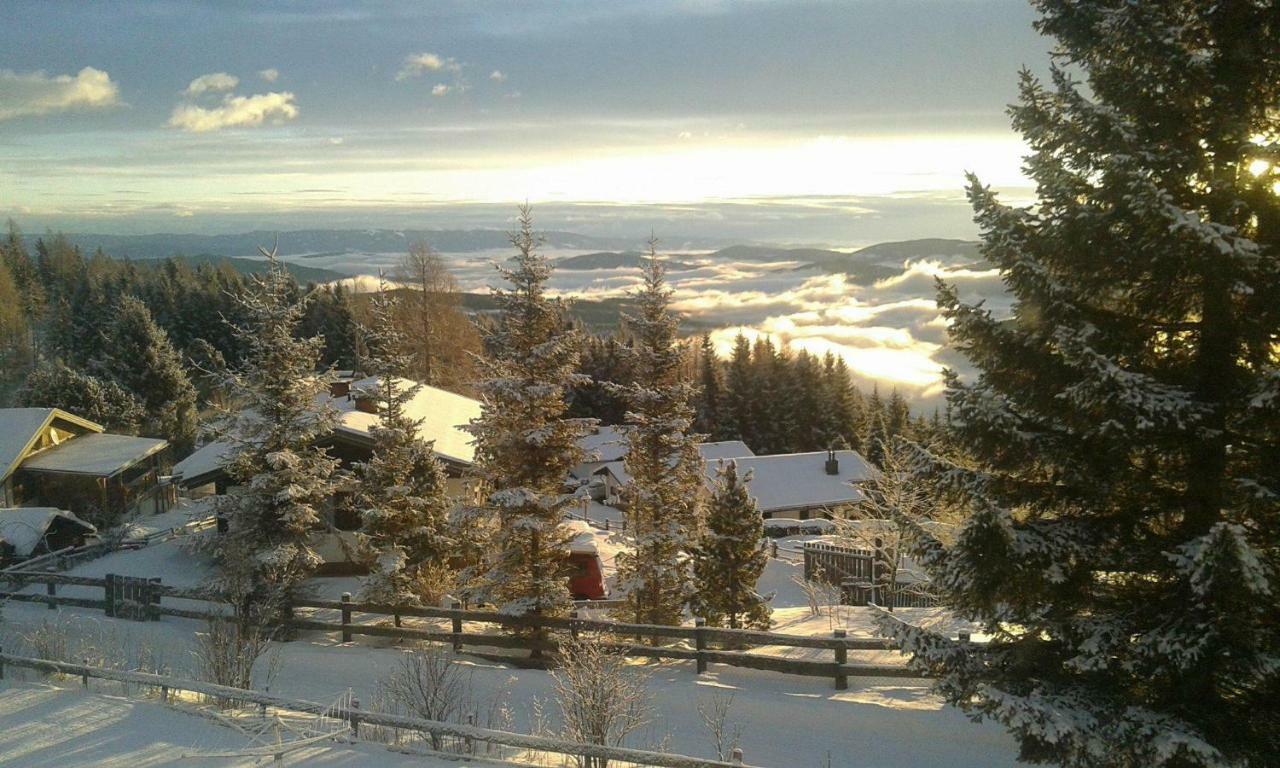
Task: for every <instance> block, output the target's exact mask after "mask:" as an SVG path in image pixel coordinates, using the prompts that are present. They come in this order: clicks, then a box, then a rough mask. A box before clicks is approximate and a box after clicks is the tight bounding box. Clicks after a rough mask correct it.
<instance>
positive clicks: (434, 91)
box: [431, 83, 450, 96]
mask: <svg viewBox="0 0 1280 768" xmlns="http://www.w3.org/2000/svg"><path fill="white" fill-rule="evenodd" d="M449 90H450V88H449V86H447V85H445V84H444V83H436V84H435V85H433V86H432V87H431V95H432V96H444V95H446V94H448V93H449Z"/></svg>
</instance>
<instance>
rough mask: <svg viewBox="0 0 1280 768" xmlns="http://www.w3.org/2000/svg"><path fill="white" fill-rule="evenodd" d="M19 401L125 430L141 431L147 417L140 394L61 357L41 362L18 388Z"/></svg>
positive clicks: (27, 406) (131, 431)
mask: <svg viewBox="0 0 1280 768" xmlns="http://www.w3.org/2000/svg"><path fill="white" fill-rule="evenodd" d="M17 401H18V404H19V405H20V406H22V407H24V408H61V409H62V410H64V411H67V412H68V413H73V414H75V415H76V416H79V417H81V418H85V419H88V420H89V421H92V422H94V423H96V424H101V425H102V426H103V427H106V429H107V430H108V431H110V432H122V433H124V434H137V432H138V429H139V428H140V427H141V425H142V422H143V420H144V419H145V417H146V413H145V412H144V411H143V409H142V405H141V404H140V403H139V402H138V400H137V398H135V397H134V396H133V395H131V394H129V393H128V392H126V391H124V389H122V388H121V387H120V385H119V384H116V383H115V382H114V381H111V380H109V379H99V378H98V377H96V376H91V375H89V374H87V373H81V372H80V371H77V370H74V369H72V368H69V367H67V365H66V364H65V363H63V362H62V361H61V360H46V361H43V362H41V363H40V364H39V365H37V366H36V367H35V369H34V370H32V371H31V373H30V374H28V375H27V379H26V381H25V382H23V385H22V388H21V389H19V390H18V394H17Z"/></svg>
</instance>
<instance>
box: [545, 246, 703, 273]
mask: <svg viewBox="0 0 1280 768" xmlns="http://www.w3.org/2000/svg"><path fill="white" fill-rule="evenodd" d="M643 262H644V254H642V253H640V252H639V251H622V252H618V251H601V252H599V253H584V254H581V255H578V256H566V257H565V258H563V259H557V260H556V263H555V265H556V269H571V270H584V271H585V270H591V269H639V268H640V267H641V266H642V264H643ZM663 263H664V264H666V267H667V269H668V270H669V271H672V272H683V271H686V270H690V269H697V268H698V265H696V264H689V263H688V262H684V261H673V260H671V259H665V260H664V261H663Z"/></svg>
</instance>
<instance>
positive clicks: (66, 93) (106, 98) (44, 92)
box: [0, 67, 120, 120]
mask: <svg viewBox="0 0 1280 768" xmlns="http://www.w3.org/2000/svg"><path fill="white" fill-rule="evenodd" d="M119 103H120V89H119V87H118V86H117V85H116V84H115V83H114V82H112V81H111V76H110V75H109V74H107V73H106V72H103V71H102V70H100V69H94V68H93V67H85V68H84V69H82V70H80V71H79V72H78V73H76V75H75V76H74V77H73V76H71V75H56V76H54V77H50V76H49V75H46V74H45V73H44V72H43V71H37V72H29V73H25V74H23V73H18V72H14V71H13V70H11V69H0V120H8V119H10V118H14V117H22V116H24V115H47V114H49V113H51V112H66V111H68V110H72V109H100V108H104V107H114V106H116V105H118V104H119Z"/></svg>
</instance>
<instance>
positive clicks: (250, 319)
mask: <svg viewBox="0 0 1280 768" xmlns="http://www.w3.org/2000/svg"><path fill="white" fill-rule="evenodd" d="M263 254H264V255H266V256H267V258H268V268H267V270H266V272H265V273H263V274H262V275H256V276H254V277H253V278H252V283H251V285H250V286H249V288H248V290H246V291H245V292H243V293H242V294H240V295H238V296H237V297H236V302H237V304H238V313H237V314H238V315H239V316H241V317H244V318H245V319H246V320H245V323H244V324H243V325H237V326H233V328H232V333H233V334H234V336H235V338H236V341H237V342H238V343H239V344H240V345H242V346H243V349H244V351H245V355H244V360H243V362H242V363H241V365H240V366H239V367H238V368H236V369H234V370H229V371H225V372H223V375H222V378H223V380H224V386H225V388H226V389H227V391H229V392H232V393H234V395H235V398H236V399H237V401H238V405H239V406H241V408H240V409H238V410H228V411H226V412H224V413H223V414H222V418H221V419H220V420H219V423H218V425H217V427H216V433H215V434H216V437H217V438H218V439H219V440H224V441H227V442H228V443H230V445H231V446H232V451H231V453H230V456H229V459H230V460H229V462H228V463H227V465H226V469H227V473H228V475H229V476H230V478H231V481H232V483H234V484H236V485H238V486H240V488H239V489H237V491H236V492H235V493H230V494H227V495H225V496H219V497H218V498H217V503H216V508H215V510H216V513H217V515H218V516H219V517H220V518H222V519H223V520H225V521H226V528H227V530H226V532H225V533H219V534H210V535H209V536H208V537H206V538H204V539H203V540H202V542H201V544H202V545H203V546H204V547H206V548H207V549H208V550H210V551H211V553H212V554H213V556H214V559H215V561H216V562H217V564H218V566H219V574H218V577H217V579H216V580H215V583H214V585H213V586H214V587H215V588H217V589H219V590H220V591H222V592H223V593H225V594H227V595H229V596H230V597H231V598H232V599H233V600H234V601H235V604H236V606H237V608H238V610H239V611H240V613H241V615H242V616H243V617H245V618H246V619H248V620H253V621H270V620H272V619H274V618H276V617H288V615H289V614H290V612H291V603H292V600H293V598H294V596H295V595H296V594H297V593H298V592H299V590H300V589H301V588H302V586H303V582H304V581H305V580H306V579H307V578H308V577H309V576H310V575H311V573H312V572H313V571H314V570H315V568H316V566H318V565H319V564H320V558H319V556H318V555H317V554H316V553H315V552H314V551H313V550H312V549H311V546H310V543H309V540H310V537H311V535H312V534H313V533H314V532H315V531H316V530H317V529H319V528H322V527H323V515H322V509H323V507H324V505H325V504H326V503H328V501H329V499H330V497H331V496H332V494H333V489H334V484H333V480H332V477H333V474H334V470H335V469H336V468H337V464H338V462H337V460H335V459H333V458H332V457H330V456H329V455H328V453H326V452H325V450H324V449H323V448H322V447H320V446H319V441H320V439H321V438H323V437H325V436H327V435H329V434H330V433H331V432H332V430H333V427H334V424H335V418H336V417H335V414H334V412H333V410H332V408H329V407H327V406H323V405H319V404H318V403H319V401H318V398H319V397H320V395H321V394H323V393H325V392H327V390H328V386H329V376H328V375H327V374H326V373H323V372H317V370H316V366H317V365H318V364H319V361H320V353H321V350H322V349H323V347H324V339H322V338H320V337H318V336H313V337H310V338H298V337H297V335H296V331H297V329H298V326H299V323H300V321H301V318H302V314H303V312H304V311H305V303H304V302H303V301H298V300H295V299H294V298H293V297H294V296H295V295H296V290H295V286H294V283H293V279H292V278H291V277H290V276H289V273H288V272H286V271H285V269H284V267H283V266H281V265H280V262H278V261H276V258H275V251H274V250H272V251H266V250H263Z"/></svg>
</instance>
